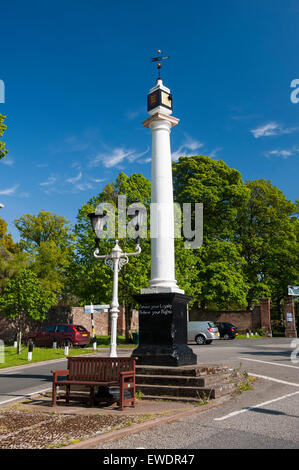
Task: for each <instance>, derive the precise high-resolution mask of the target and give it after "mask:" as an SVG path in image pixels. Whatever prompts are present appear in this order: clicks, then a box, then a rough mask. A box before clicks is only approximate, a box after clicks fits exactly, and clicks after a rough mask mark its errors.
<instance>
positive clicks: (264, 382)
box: [97, 338, 299, 449]
mask: <svg viewBox="0 0 299 470" xmlns="http://www.w3.org/2000/svg"><path fill="white" fill-rule="evenodd" d="M290 343H291V340H289V339H286V338H273V339H270V338H269V339H268V338H267V339H263V340H250V341H242V340H234V341H226V342H222V341H221V342H218V343H216V342H215V343H213V344H212V345H210V346H204V347H202V346H201V347H195V348H194V350H196V352H197V353H198V355H199V358H200V359H202V360H203V362H205V363H208V362H210V363H215V362H219V359H220V358H221V361H220V362H221V363H226V364H228V365H230V366H231V367H238V365H240V364H242V367H244V368H246V370H247V371H248V372H249V373H250V374H252V375H255V376H258V377H259V378H258V381H257V382H256V383H255V385H254V386H253V390H251V391H246V392H243V393H242V394H241V395H239V396H237V397H234V399H233V400H229V401H228V402H226V403H224V404H223V405H221V406H220V407H217V408H214V409H212V410H209V411H207V412H203V413H200V414H194V415H191V416H186V417H183V418H182V419H179V420H178V421H175V422H173V423H169V424H165V425H162V426H159V427H156V428H154V429H150V430H147V431H144V432H142V433H140V434H138V435H136V434H134V435H129V436H127V437H125V438H123V439H121V440H118V441H114V442H109V443H105V444H103V445H101V446H98V447H97V448H99V449H136V448H145V449H261V448H266V449H293V448H297V449H298V447H299V419H298V418H299V414H298V410H299V364H298V363H293V362H292V361H291V357H290V355H291V352H292V351H293V348H291V347H290ZM217 359H218V360H217Z"/></svg>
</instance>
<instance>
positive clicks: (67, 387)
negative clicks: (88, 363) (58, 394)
mask: <svg viewBox="0 0 299 470" xmlns="http://www.w3.org/2000/svg"><path fill="white" fill-rule="evenodd" d="M70 393H71V386H70V384H68V385H67V386H66V392H65V402H66V404H67V405H69V403H70Z"/></svg>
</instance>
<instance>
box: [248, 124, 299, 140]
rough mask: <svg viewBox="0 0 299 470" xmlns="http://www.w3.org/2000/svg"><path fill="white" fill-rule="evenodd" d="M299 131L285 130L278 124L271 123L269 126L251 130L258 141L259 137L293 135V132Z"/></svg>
mask: <svg viewBox="0 0 299 470" xmlns="http://www.w3.org/2000/svg"><path fill="white" fill-rule="evenodd" d="M298 129H299V128H298V127H289V128H284V127H282V126H281V125H280V124H279V123H277V122H269V123H268V124H264V125H262V126H259V127H257V128H256V129H251V130H250V132H251V133H252V134H253V135H254V137H255V138H256V139H258V138H259V137H267V136H272V135H282V134H292V133H293V132H296V131H298Z"/></svg>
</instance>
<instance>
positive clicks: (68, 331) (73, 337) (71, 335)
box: [24, 323, 90, 347]
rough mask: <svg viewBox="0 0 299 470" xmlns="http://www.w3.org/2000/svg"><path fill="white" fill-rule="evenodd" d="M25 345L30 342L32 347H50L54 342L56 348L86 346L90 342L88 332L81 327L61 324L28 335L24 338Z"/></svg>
mask: <svg viewBox="0 0 299 470" xmlns="http://www.w3.org/2000/svg"><path fill="white" fill-rule="evenodd" d="M24 341H25V343H26V344H28V343H29V341H31V342H32V343H33V344H34V346H48V347H52V346H53V343H54V341H56V343H57V346H66V345H68V346H69V347H72V346H81V347H84V346H86V345H87V344H88V343H89V341H90V335H89V331H87V330H86V328H84V326H81V325H70V324H69V323H61V324H56V325H50V326H46V327H45V328H43V329H42V330H41V331H38V332H36V333H29V334H28V335H26V336H25V338H24Z"/></svg>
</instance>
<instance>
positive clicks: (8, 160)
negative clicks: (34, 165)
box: [1, 157, 15, 166]
mask: <svg viewBox="0 0 299 470" xmlns="http://www.w3.org/2000/svg"><path fill="white" fill-rule="evenodd" d="M14 162H15V161H14V159H13V158H11V157H5V158H3V159H2V160H1V163H3V165H7V166H12V165H13V164H14Z"/></svg>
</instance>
